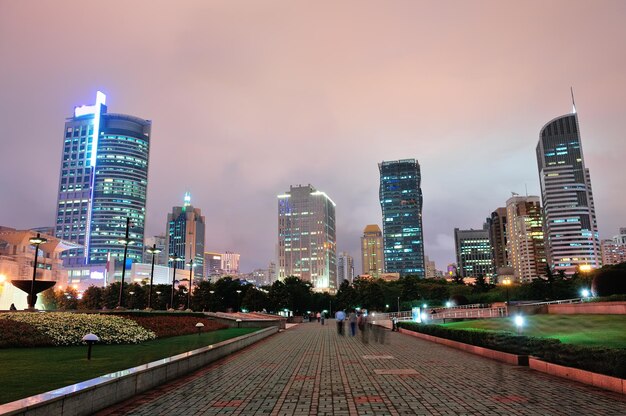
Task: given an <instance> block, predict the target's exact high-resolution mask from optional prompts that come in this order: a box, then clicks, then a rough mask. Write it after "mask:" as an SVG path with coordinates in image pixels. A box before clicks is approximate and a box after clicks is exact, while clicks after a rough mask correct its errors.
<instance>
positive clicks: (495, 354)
mask: <svg viewBox="0 0 626 416" xmlns="http://www.w3.org/2000/svg"><path fill="white" fill-rule="evenodd" d="M400 333H401V334H406V335H410V336H412V337H416V338H421V339H424V340H426V341H431V342H436V343H438V344H443V345H447V346H448V347H452V348H456V349H458V350H463V351H466V352H469V353H472V354H476V355H480V356H483V357H486V358H491V359H492V360H496V361H502V362H503V363H507V364H513V365H523V366H526V365H528V356H527V355H517V354H510V353H508V352H501V351H496V350H491V349H488V348H483V347H478V346H476V345H471V344H465V343H463V342H458V341H453V340H451V339H446V338H439V337H434V336H432V335H428V334H422V333H420V332H414V331H409V330H406V329H404V328H400Z"/></svg>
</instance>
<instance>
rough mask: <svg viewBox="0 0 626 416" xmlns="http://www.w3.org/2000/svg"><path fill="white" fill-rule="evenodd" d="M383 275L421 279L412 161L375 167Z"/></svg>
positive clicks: (418, 194) (418, 201)
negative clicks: (381, 231)
mask: <svg viewBox="0 0 626 416" xmlns="http://www.w3.org/2000/svg"><path fill="white" fill-rule="evenodd" d="M378 169H379V171H380V190H379V197H380V206H381V208H382V213H383V241H384V253H385V272H387V273H400V275H401V276H406V275H411V274H414V275H418V276H420V277H425V267H424V237H423V235H424V233H423V229H422V189H421V188H420V181H421V174H420V165H419V163H417V160H415V159H404V160H395V161H389V162H382V163H379V164H378Z"/></svg>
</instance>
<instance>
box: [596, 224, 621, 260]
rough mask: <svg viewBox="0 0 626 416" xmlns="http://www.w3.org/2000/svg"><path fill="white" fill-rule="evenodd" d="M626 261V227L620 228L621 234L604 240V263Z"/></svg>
mask: <svg viewBox="0 0 626 416" xmlns="http://www.w3.org/2000/svg"><path fill="white" fill-rule="evenodd" d="M624 262H626V228H620V229H619V235H616V236H614V237H613V238H612V239H610V240H602V264H603V265H609V264H619V263H624Z"/></svg>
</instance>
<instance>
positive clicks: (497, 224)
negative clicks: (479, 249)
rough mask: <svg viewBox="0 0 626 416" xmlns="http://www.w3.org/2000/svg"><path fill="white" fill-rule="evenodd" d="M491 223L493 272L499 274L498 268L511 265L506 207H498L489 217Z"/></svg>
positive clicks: (490, 238) (490, 236) (490, 239)
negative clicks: (508, 249) (508, 250)
mask: <svg viewBox="0 0 626 416" xmlns="http://www.w3.org/2000/svg"><path fill="white" fill-rule="evenodd" d="M487 222H488V224H489V241H490V242H491V252H492V257H493V272H494V273H496V274H499V273H500V272H499V271H498V269H502V268H503V267H509V266H510V264H509V254H508V252H507V233H508V224H507V222H508V221H507V216H506V208H504V207H501V208H496V210H495V211H493V212H492V213H491V217H490V218H488V219H487Z"/></svg>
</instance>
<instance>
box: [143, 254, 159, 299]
mask: <svg viewBox="0 0 626 416" xmlns="http://www.w3.org/2000/svg"><path fill="white" fill-rule="evenodd" d="M146 251H147V252H148V253H150V254H152V267H151V268H150V291H149V292H148V309H152V282H153V281H154V258H155V256H156V255H157V254H159V253H160V252H161V249H160V248H157V245H156V243H155V244H153V245H152V247H149V248H148V249H147V250H146Z"/></svg>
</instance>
